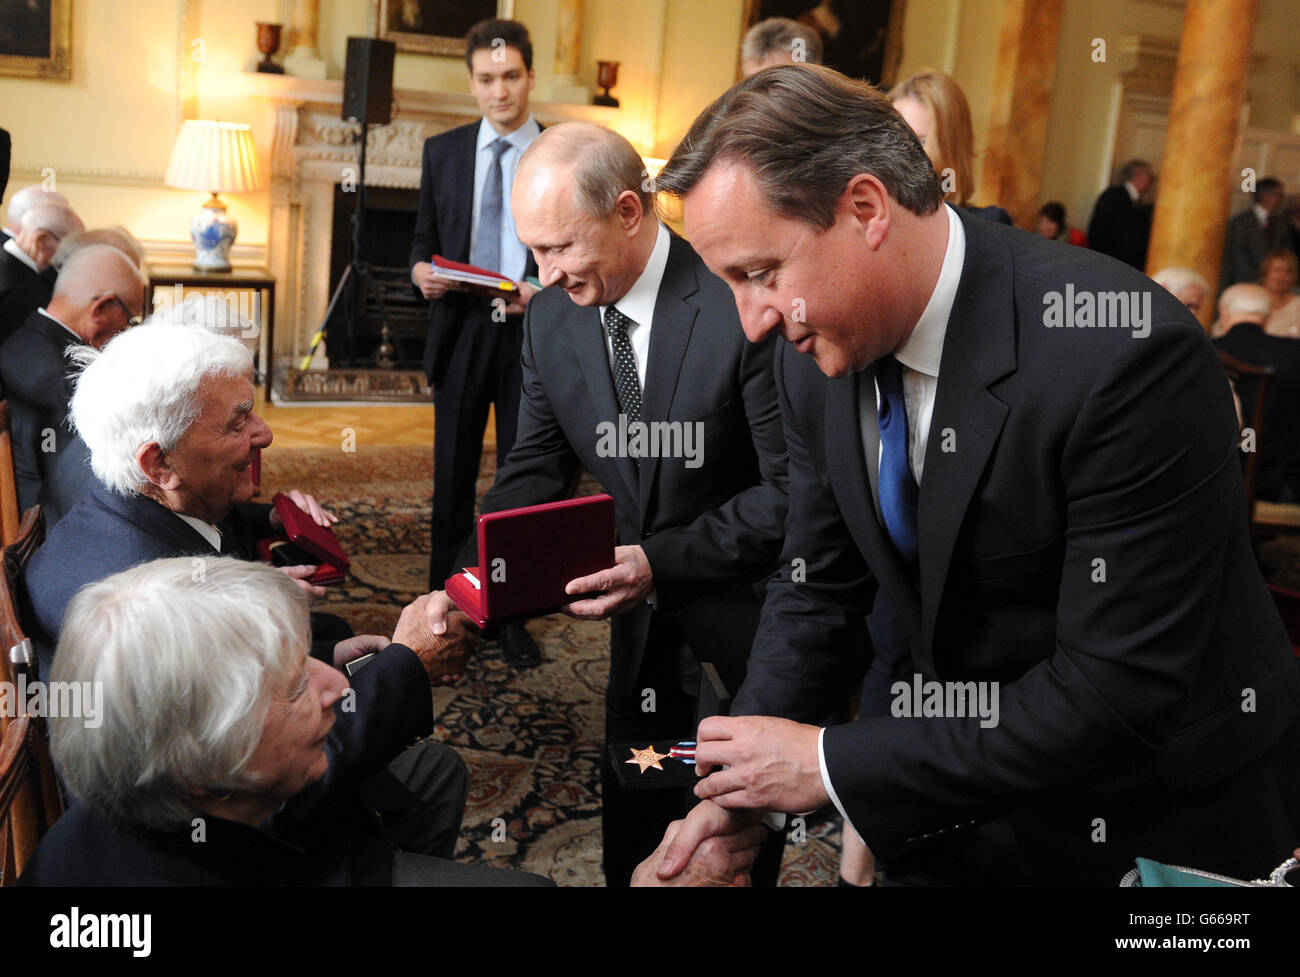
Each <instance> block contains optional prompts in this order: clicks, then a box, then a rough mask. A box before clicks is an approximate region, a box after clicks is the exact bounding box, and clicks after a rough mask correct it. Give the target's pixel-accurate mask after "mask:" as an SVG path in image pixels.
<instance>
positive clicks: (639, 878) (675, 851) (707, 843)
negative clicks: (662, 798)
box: [632, 801, 766, 886]
mask: <svg viewBox="0 0 1300 977" xmlns="http://www.w3.org/2000/svg"><path fill="white" fill-rule="evenodd" d="M765 836H766V829H764V828H763V826H762V825H761V824H759V823H758V815H757V814H755V813H753V812H749V811H728V810H725V809H724V808H721V807H718V805H716V804H714V803H713V802H712V801H701V802H700V803H699V804H697V805H695V807H693V808H692V809H691V812H690V813H689V814H687V815H686V820H684V821H674V822H673V823H672V824H670V825H669V826H668V830H667V832H665V834H664V840H663V841H662V842H660V844H659V847H658V848H657V849H655V852H654V854H652V855H651V856H650V857H649V858H647V859H646V860H645V861H644V862H642V863H641V864H640V865H638V866H637V868H636V871H635V872H634V873H633V874H632V884H633V885H634V886H651V885H726V886H732V885H749V870H750V869H751V868H752V867H753V865H754V860H755V859H756V858H758V852H759V848H760V847H761V846H762V844H763V839H764V837H765ZM670 880H671V881H670Z"/></svg>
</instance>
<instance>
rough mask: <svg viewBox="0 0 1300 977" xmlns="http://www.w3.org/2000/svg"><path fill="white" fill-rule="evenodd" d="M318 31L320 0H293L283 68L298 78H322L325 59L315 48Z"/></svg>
mask: <svg viewBox="0 0 1300 977" xmlns="http://www.w3.org/2000/svg"><path fill="white" fill-rule="evenodd" d="M319 32H320V0H293V20H291V21H290V22H289V53H288V54H286V55H285V56H284V70H285V72H286V73H288V74H290V75H294V76H296V77H298V78H324V77H325V59H324V58H322V57H321V56H320V51H319V50H318V49H317V40H316V36H317V34H318V33H319Z"/></svg>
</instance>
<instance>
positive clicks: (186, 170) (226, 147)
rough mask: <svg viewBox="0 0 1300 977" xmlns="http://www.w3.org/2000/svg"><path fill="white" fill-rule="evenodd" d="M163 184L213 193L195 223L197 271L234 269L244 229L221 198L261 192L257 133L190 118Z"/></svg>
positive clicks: (182, 127)
mask: <svg viewBox="0 0 1300 977" xmlns="http://www.w3.org/2000/svg"><path fill="white" fill-rule="evenodd" d="M163 182H164V183H165V184H167V186H169V187H177V188H179V189H181V190H207V191H210V192H211V193H212V196H211V197H210V198H209V199H208V201H207V203H205V204H204V205H203V209H202V210H200V211H199V213H198V214H197V215H195V217H194V219H193V220H192V221H191V222H190V237H191V238H192V239H193V240H194V251H195V257H194V267H195V268H199V269H203V270H206V271H229V270H230V260H229V254H230V246H231V245H232V244H234V243H235V236H236V234H238V233H239V226H238V224H236V223H235V221H234V219H233V218H231V217H229V216H227V214H226V205H225V204H224V203H222V201H221V198H220V197H218V196H217V194H218V193H248V192H250V191H253V190H260V189H261V188H262V167H261V165H260V164H259V163H258V161H257V150H256V149H254V148H253V133H252V131H251V130H250V129H249V127H248V126H246V125H239V124H236V123H233V122H205V121H202V120H196V119H191V120H189V121H187V122H186V123H185V124H184V125H183V126H181V131H180V135H178V136H177V137H176V145H175V146H173V147H172V158H171V161H170V162H169V163H168V164H167V175H166V176H165V177H164V178H163Z"/></svg>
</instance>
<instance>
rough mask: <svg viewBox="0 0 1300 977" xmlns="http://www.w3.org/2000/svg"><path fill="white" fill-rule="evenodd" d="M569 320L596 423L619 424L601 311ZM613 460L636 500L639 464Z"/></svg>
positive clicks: (588, 311)
mask: <svg viewBox="0 0 1300 977" xmlns="http://www.w3.org/2000/svg"><path fill="white" fill-rule="evenodd" d="M567 321H568V323H569V339H570V342H572V344H573V349H574V351H575V352H576V353H577V357H578V367H579V368H580V369H581V370H582V376H583V378H584V379H585V380H586V381H587V392H588V393H589V394H590V395H591V406H592V410H593V411H594V412H595V418H596V423H597V424H599V423H601V422H602V421H610V422H612V423H614V424H617V423H618V398H617V397H616V396H615V395H614V376H613V374H612V373H610V371H609V350H608V349H607V348H606V346H605V330H604V329H603V328H602V327H601V324H600V310H599V309H598V308H594V307H593V308H575V309H574V310H573V315H571V316H569V317H567ZM592 433H593V434H595V433H596V432H594V431H593V432H592ZM610 461H611V462H612V463H613V465H614V467H615V468H617V469H618V472H619V474H620V475H621V476H622V477H623V481H624V483H625V484H626V485H627V491H628V495H629V497H631V498H634V499H635V498H636V497H637V492H638V489H639V486H638V484H637V473H636V462H634V461H633V460H632V459H631V458H626V457H623V455H622V453H621V452H620V453H619V454H618V455H617V456H616V457H614V458H611V459H610Z"/></svg>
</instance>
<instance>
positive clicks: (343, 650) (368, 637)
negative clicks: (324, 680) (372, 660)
mask: <svg viewBox="0 0 1300 977" xmlns="http://www.w3.org/2000/svg"><path fill="white" fill-rule="evenodd" d="M390 644H392V639H390V638H385V637H384V636H383V635H382V634H358V635H354V636H353V637H351V638H348V639H346V640H344V641H340V642H339V643H338V644H336V645H335V646H334V667H335V668H337V669H340V670H341V669H342V668H343V666H344V665H346V664H347V663H348V662H350V661H356V660H357V659H358V658H361V657H363V656H365V655H369V654H373V653H374V652H376V651H383V650H384V649H385V648H387V647H388V646H389V645H390Z"/></svg>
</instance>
